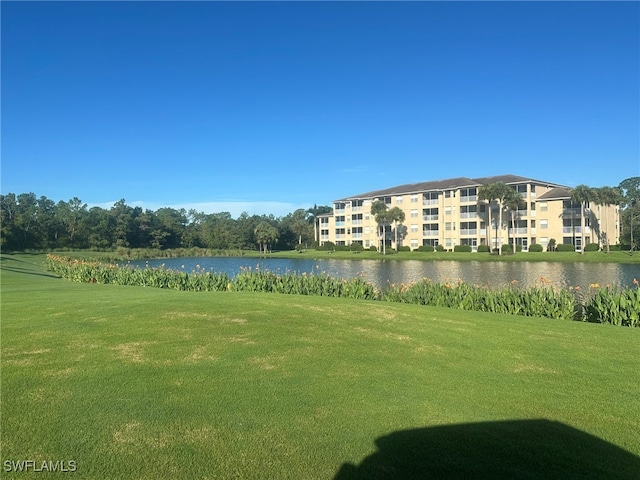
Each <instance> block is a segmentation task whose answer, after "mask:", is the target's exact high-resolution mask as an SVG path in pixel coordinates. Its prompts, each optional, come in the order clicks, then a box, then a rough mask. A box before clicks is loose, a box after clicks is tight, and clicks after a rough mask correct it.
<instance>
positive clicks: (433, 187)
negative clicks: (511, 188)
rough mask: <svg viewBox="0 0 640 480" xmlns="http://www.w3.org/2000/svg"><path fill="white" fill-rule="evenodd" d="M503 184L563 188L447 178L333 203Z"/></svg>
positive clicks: (512, 179) (509, 178) (508, 179)
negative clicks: (487, 184)
mask: <svg viewBox="0 0 640 480" xmlns="http://www.w3.org/2000/svg"><path fill="white" fill-rule="evenodd" d="M497 182H504V183H507V184H516V183H535V184H538V185H546V186H549V187H561V188H565V187H563V186H562V185H558V184H556V183H550V182H543V181H541V180H535V179H533V178H526V177H520V176H518V175H511V174H507V175H497V176H493V177H482V178H468V177H457V178H449V179H445V180H432V181H428V182H421V183H408V184H405V185H398V186H396V187H391V188H385V189H383V190H373V191H371V192H366V193H361V194H359V195H352V196H349V197H345V198H341V199H339V200H335V201H334V202H345V201H348V200H355V199H363V198H376V197H385V196H391V195H406V194H411V193H422V192H430V191H431V192H433V191H442V190H455V189H457V188H465V187H479V186H480V185H484V184H486V183H497Z"/></svg>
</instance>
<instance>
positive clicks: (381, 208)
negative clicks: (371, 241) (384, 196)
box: [371, 200, 390, 255]
mask: <svg viewBox="0 0 640 480" xmlns="http://www.w3.org/2000/svg"><path fill="white" fill-rule="evenodd" d="M371 215H373V216H374V219H375V221H376V223H377V224H378V237H380V238H382V254H383V255H386V254H387V242H386V231H385V230H386V226H387V225H388V224H389V223H390V221H389V210H388V209H387V204H386V203H384V202H383V201H382V200H376V201H375V202H373V203H372V204H371Z"/></svg>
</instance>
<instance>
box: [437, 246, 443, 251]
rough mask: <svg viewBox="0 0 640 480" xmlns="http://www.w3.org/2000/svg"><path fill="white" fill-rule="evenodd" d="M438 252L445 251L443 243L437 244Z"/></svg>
mask: <svg viewBox="0 0 640 480" xmlns="http://www.w3.org/2000/svg"><path fill="white" fill-rule="evenodd" d="M436 252H444V246H443V245H436Z"/></svg>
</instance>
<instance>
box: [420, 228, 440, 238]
mask: <svg viewBox="0 0 640 480" xmlns="http://www.w3.org/2000/svg"><path fill="white" fill-rule="evenodd" d="M439 235H440V231H439V230H423V231H422V236H423V237H437V236H439Z"/></svg>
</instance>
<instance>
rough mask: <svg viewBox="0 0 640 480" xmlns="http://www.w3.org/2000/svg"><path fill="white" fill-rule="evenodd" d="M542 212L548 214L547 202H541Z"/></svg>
mask: <svg viewBox="0 0 640 480" xmlns="http://www.w3.org/2000/svg"><path fill="white" fill-rule="evenodd" d="M539 205H540V211H541V212H546V211H547V210H548V209H549V206H548V205H547V202H540V204H539Z"/></svg>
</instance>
